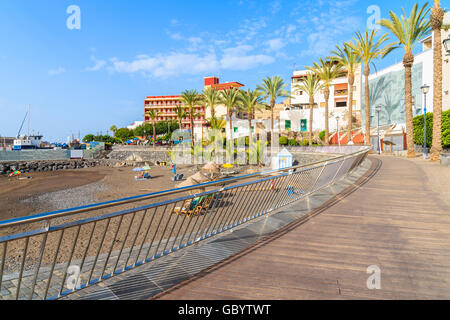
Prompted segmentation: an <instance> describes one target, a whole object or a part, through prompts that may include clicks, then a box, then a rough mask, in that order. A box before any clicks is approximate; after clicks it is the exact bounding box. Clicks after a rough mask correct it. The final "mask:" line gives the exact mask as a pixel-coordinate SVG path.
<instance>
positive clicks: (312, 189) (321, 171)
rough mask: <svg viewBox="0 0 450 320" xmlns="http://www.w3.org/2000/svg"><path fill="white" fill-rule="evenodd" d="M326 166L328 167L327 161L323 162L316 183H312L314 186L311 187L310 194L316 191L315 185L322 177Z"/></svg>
mask: <svg viewBox="0 0 450 320" xmlns="http://www.w3.org/2000/svg"><path fill="white" fill-rule="evenodd" d="M327 165H328V161H327V162H325V164H324V165H323V167H322V170H320V172H319V175H318V176H317V178H316V181H314V184H313V187H312V188H311V191H310V193H312V192H314V191H316V185H317V183H318V182H319V179H320V177H321V176H322V173H323V171H324V170H325V168H326V166H327Z"/></svg>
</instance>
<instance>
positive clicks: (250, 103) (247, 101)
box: [239, 89, 264, 144]
mask: <svg viewBox="0 0 450 320" xmlns="http://www.w3.org/2000/svg"><path fill="white" fill-rule="evenodd" d="M262 95H263V93H262V92H261V91H259V90H250V89H248V90H247V91H241V93H240V96H239V100H240V104H241V110H243V111H245V112H247V114H248V117H247V118H248V130H249V144H251V143H252V120H253V117H254V114H255V111H256V110H261V109H262V108H263V107H264V106H263V105H262V97H261V96H262Z"/></svg>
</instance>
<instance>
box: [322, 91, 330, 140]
mask: <svg viewBox="0 0 450 320" xmlns="http://www.w3.org/2000/svg"><path fill="white" fill-rule="evenodd" d="M323 91H324V92H323V94H324V96H325V145H326V146H327V145H329V144H330V125H329V121H328V116H329V112H328V103H329V101H330V88H329V87H326V88H325V89H324V90H323Z"/></svg>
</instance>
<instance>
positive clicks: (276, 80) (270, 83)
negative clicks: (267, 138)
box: [256, 76, 291, 146]
mask: <svg viewBox="0 0 450 320" xmlns="http://www.w3.org/2000/svg"><path fill="white" fill-rule="evenodd" d="M286 87H287V84H285V83H284V81H283V79H282V78H281V77H279V76H274V77H272V78H270V77H267V78H266V79H263V83H262V84H261V85H259V86H257V87H256V89H257V90H259V91H261V92H262V93H263V94H264V99H268V100H269V107H270V110H271V112H272V114H271V117H270V120H271V121H270V129H271V130H272V133H273V130H274V125H273V122H274V109H275V103H276V101H277V99H278V98H291V94H290V93H289V92H288V91H286V90H284V88H286ZM271 137H272V140H273V137H274V135H273V134H271ZM273 142H274V141H272V146H273V145H274V144H273Z"/></svg>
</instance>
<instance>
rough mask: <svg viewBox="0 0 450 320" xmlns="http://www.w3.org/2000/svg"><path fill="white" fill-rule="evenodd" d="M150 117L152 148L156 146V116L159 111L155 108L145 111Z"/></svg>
mask: <svg viewBox="0 0 450 320" xmlns="http://www.w3.org/2000/svg"><path fill="white" fill-rule="evenodd" d="M145 115H146V116H148V117H149V118H150V119H152V127H153V149H155V146H156V118H157V117H158V116H159V112H158V111H156V110H155V109H150V110H148V111H147V112H146V113H145Z"/></svg>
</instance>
